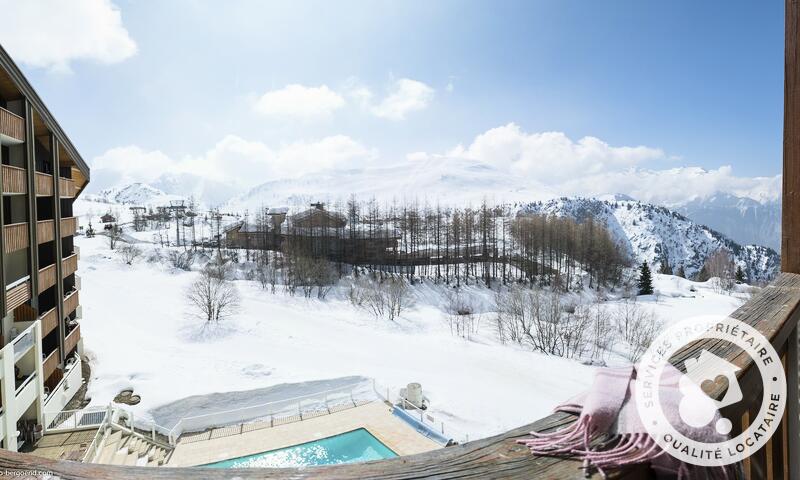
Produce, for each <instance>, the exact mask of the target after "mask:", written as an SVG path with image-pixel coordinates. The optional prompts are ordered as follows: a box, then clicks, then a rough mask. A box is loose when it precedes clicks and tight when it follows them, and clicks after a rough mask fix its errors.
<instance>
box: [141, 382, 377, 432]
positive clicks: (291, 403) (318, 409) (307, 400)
mask: <svg viewBox="0 0 800 480" xmlns="http://www.w3.org/2000/svg"><path fill="white" fill-rule="evenodd" d="M372 390H374V389H371V388H370V386H369V385H368V384H367V382H358V383H353V384H348V385H343V386H341V387H337V388H332V389H329V390H324V391H320V392H315V393H312V394H308V395H302V396H298V397H292V398H288V399H285V400H279V401H274V402H266V403H262V404H258V405H251V406H247V407H242V408H236V409H230V410H221V411H218V412H212V413H207V414H203V415H194V416H189V417H183V418H181V419H180V420H178V422H177V423H176V424H175V425H174V426H173V427H172V428H171V429H169V430H166V429H164V427H161V426H158V425H156V426H155V427H156V430H157V431H158V432H159V433H161V434H163V435H166V436H167V438H168V439H169V442H170V444H172V445H175V444H176V443H177V441H178V438H180V436H181V435H183V434H184V433H188V432H198V431H204V430H207V429H210V428H217V427H224V426H230V425H236V424H243V423H247V422H256V421H259V420H262V421H263V422H264V427H273V426H275V425H281V424H285V423H291V422H293V421H303V420H304V419H307V418H309V417H317V416H320V415H326V414H330V413H332V411H339V410H341V409H342V408H343V407H355V406H358V405H359V402H366V401H367V399H366V398H361V397H363V396H364V395H363V394H364V393H366V394H367V395H369V396H370V397H372V398H371V399H370V400H371V401H374V400H377V399H378V398H376V397H374V396H372Z"/></svg>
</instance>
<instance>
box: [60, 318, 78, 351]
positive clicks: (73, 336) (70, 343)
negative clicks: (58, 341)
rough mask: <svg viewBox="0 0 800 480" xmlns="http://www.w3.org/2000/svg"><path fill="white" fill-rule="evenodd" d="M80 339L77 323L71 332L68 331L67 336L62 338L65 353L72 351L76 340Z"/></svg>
mask: <svg viewBox="0 0 800 480" xmlns="http://www.w3.org/2000/svg"><path fill="white" fill-rule="evenodd" d="M80 339H81V326H80V324H79V325H78V326H77V327H75V328H74V329H73V330H72V331H71V332H69V335H67V338H65V339H64V351H65V352H67V355H69V354H70V353H72V349H73V348H75V346H76V345H78V340H80Z"/></svg>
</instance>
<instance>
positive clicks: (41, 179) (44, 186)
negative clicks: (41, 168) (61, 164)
mask: <svg viewBox="0 0 800 480" xmlns="http://www.w3.org/2000/svg"><path fill="white" fill-rule="evenodd" d="M36 196H38V197H52V196H53V176H52V175H48V174H46V173H40V172H36Z"/></svg>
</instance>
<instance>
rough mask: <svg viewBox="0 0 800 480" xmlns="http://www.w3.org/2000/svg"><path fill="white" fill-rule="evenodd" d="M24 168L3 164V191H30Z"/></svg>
mask: <svg viewBox="0 0 800 480" xmlns="http://www.w3.org/2000/svg"><path fill="white" fill-rule="evenodd" d="M26 176H27V175H26V171H25V169H24V168H19V167H12V166H11V165H3V193H28V182H27V181H26V179H25V177H26Z"/></svg>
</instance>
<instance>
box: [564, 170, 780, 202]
mask: <svg viewBox="0 0 800 480" xmlns="http://www.w3.org/2000/svg"><path fill="white" fill-rule="evenodd" d="M555 187H556V188H557V189H558V191H559V192H562V194H564V195H584V196H597V195H603V194H606V193H624V194H626V195H630V196H631V197H633V198H635V199H637V200H642V201H645V202H653V203H659V204H664V205H667V206H671V205H680V204H683V203H685V202H687V201H691V200H694V199H696V198H700V199H703V198H708V197H710V196H712V195H714V194H717V193H719V192H725V193H730V194H732V195H735V196H738V197H746V198H752V199H754V200H757V201H767V200H777V199H778V198H779V197H780V192H781V176H780V175H775V176H773V177H738V176H736V175H734V172H733V168H732V167H731V166H729V165H726V166H722V167H720V168H717V169H713V170H706V169H703V168H700V167H680V168H670V169H665V170H646V169H636V168H632V169H628V170H624V171H610V172H604V173H600V174H596V175H586V176H580V177H577V178H574V179H570V180H568V181H565V182H563V183H561V184H558V185H556V186H555Z"/></svg>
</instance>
